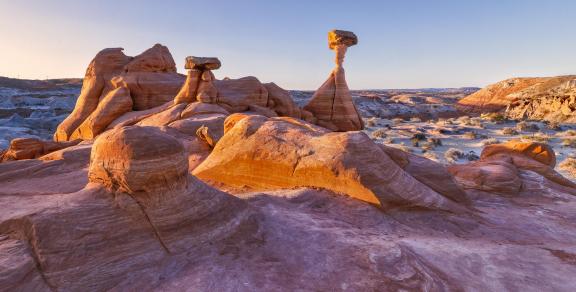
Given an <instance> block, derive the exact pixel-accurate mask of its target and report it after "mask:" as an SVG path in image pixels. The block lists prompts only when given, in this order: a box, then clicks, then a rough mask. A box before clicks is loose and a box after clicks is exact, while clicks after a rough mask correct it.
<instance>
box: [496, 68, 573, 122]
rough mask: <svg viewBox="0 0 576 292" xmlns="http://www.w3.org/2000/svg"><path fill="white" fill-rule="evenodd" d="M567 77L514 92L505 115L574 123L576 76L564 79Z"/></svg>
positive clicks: (515, 117) (519, 118)
mask: <svg viewBox="0 0 576 292" xmlns="http://www.w3.org/2000/svg"><path fill="white" fill-rule="evenodd" d="M567 78H569V77H566V78H561V79H558V80H553V81H554V82H549V84H546V85H547V86H541V87H538V88H528V89H527V90H523V91H521V92H518V93H516V94H514V97H515V98H514V100H513V101H512V102H511V103H510V104H508V106H507V107H506V116H507V117H508V118H511V119H516V120H522V119H530V120H543V121H549V122H564V123H576V76H572V78H573V79H569V80H567V81H565V79H567ZM558 83H560V84H558Z"/></svg>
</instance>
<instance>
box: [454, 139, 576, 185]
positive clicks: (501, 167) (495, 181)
mask: <svg viewBox="0 0 576 292" xmlns="http://www.w3.org/2000/svg"><path fill="white" fill-rule="evenodd" d="M555 164H556V156H555V154H554V151H553V149H552V148H551V147H550V146H548V145H546V144H542V143H537V142H521V141H518V140H511V141H508V142H506V143H503V144H493V145H489V146H486V147H485V148H484V150H483V151H482V154H481V155H480V160H479V161H476V162H472V163H469V164H461V165H450V166H448V171H449V172H450V173H451V174H452V175H453V176H454V178H455V179H456V181H457V182H458V183H459V184H460V185H461V186H462V187H463V188H465V189H472V190H480V191H485V192H490V193H495V194H502V195H518V194H519V193H520V192H521V191H522V189H526V188H527V186H528V185H530V184H537V182H527V181H526V180H523V179H522V174H524V175H525V176H526V174H525V173H526V172H533V173H536V174H538V175H540V176H541V177H543V178H546V180H543V179H540V181H541V183H543V184H546V181H550V182H553V184H554V185H555V186H558V185H559V186H562V187H561V188H562V190H563V191H566V192H568V193H572V194H575V195H576V184H574V183H573V182H571V181H570V180H568V179H566V178H564V177H563V176H562V175H560V174H559V173H557V172H556V171H555V170H554V165H555ZM532 187H534V190H533V191H535V192H537V191H538V188H541V187H542V186H541V185H538V186H532ZM565 187H567V188H565Z"/></svg>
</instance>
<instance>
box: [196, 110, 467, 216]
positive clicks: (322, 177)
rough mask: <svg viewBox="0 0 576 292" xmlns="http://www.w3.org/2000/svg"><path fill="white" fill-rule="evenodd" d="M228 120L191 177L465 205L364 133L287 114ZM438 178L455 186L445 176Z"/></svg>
mask: <svg viewBox="0 0 576 292" xmlns="http://www.w3.org/2000/svg"><path fill="white" fill-rule="evenodd" d="M228 119H230V120H231V121H228V120H227V121H226V122H225V129H226V131H225V134H224V136H223V137H222V138H221V139H220V141H219V142H218V144H217V145H216V147H215V148H214V150H213V151H212V153H211V154H210V156H208V158H207V159H206V160H205V161H204V162H203V163H202V164H200V165H199V166H198V167H197V168H196V169H195V170H194V172H193V173H194V175H195V176H197V177H199V178H201V179H204V180H207V181H213V182H217V183H222V184H225V185H229V186H232V187H243V186H249V187H252V188H254V189H255V190H270V189H277V188H291V187H322V188H326V189H329V190H333V191H335V192H340V193H344V194H347V195H350V196H352V197H355V198H358V199H360V200H363V201H366V202H369V203H373V204H376V205H379V206H382V207H384V208H388V207H391V206H420V207H429V208H433V209H442V210H450V211H455V212H457V211H459V210H462V209H463V208H461V207H460V206H459V205H458V203H457V202H458V201H460V202H462V201H464V200H465V197H464V193H463V192H461V191H460V192H458V189H457V187H455V188H453V189H451V190H450V191H449V192H448V193H447V194H443V193H439V192H437V190H438V191H442V189H441V188H436V190H435V189H434V188H430V187H429V186H427V185H426V184H425V183H423V182H421V181H419V180H418V179H416V178H414V177H412V176H411V175H410V174H409V173H407V172H405V171H404V170H403V169H402V168H401V167H399V166H398V165H397V164H396V163H395V162H394V160H392V159H391V158H389V156H388V155H387V154H386V153H385V152H384V151H382V149H381V148H380V147H378V146H377V145H376V144H374V143H373V142H372V141H371V140H370V138H368V136H366V135H365V134H364V133H328V132H327V131H326V130H324V129H322V128H319V127H316V126H314V125H312V124H308V123H306V122H303V121H300V120H296V119H290V118H272V119H268V118H265V117H262V116H250V115H248V116H246V115H244V116H240V118H236V117H234V115H233V116H231V117H229V118H228ZM234 122H235V124H234V125H231V123H234ZM247 157H250V159H247ZM374 157H378V160H374ZM431 163H432V162H431ZM437 167H438V168H442V167H441V166H440V165H437ZM439 181H443V183H445V184H447V185H450V184H452V185H454V183H453V182H452V181H451V180H450V178H449V177H447V178H446V179H443V180H439Z"/></svg>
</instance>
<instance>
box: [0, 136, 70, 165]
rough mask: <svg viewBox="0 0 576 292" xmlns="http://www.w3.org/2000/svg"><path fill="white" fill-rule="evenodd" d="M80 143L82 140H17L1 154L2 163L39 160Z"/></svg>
mask: <svg viewBox="0 0 576 292" xmlns="http://www.w3.org/2000/svg"><path fill="white" fill-rule="evenodd" d="M79 142H80V140H77V141H70V142H52V141H42V140H40V139H36V138H16V139H14V140H12V141H10V147H9V148H8V149H6V150H4V151H2V152H0V162H5V161H12V160H22V159H34V158H38V157H40V156H42V155H45V154H48V153H50V152H54V151H57V150H60V149H63V148H66V147H70V146H73V145H76V144H78V143H79Z"/></svg>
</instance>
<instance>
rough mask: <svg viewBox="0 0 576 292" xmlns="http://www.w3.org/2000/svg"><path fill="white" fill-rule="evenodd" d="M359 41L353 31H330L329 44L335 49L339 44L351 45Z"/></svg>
mask: <svg viewBox="0 0 576 292" xmlns="http://www.w3.org/2000/svg"><path fill="white" fill-rule="evenodd" d="M357 43H358V37H357V36H356V35H355V34H354V33H353V32H351V31H345V30H337V29H335V30H331V31H330V32H328V46H329V47H330V49H331V50H333V49H334V48H335V47H336V46H338V45H345V46H346V47H351V46H353V45H356V44H357Z"/></svg>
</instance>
